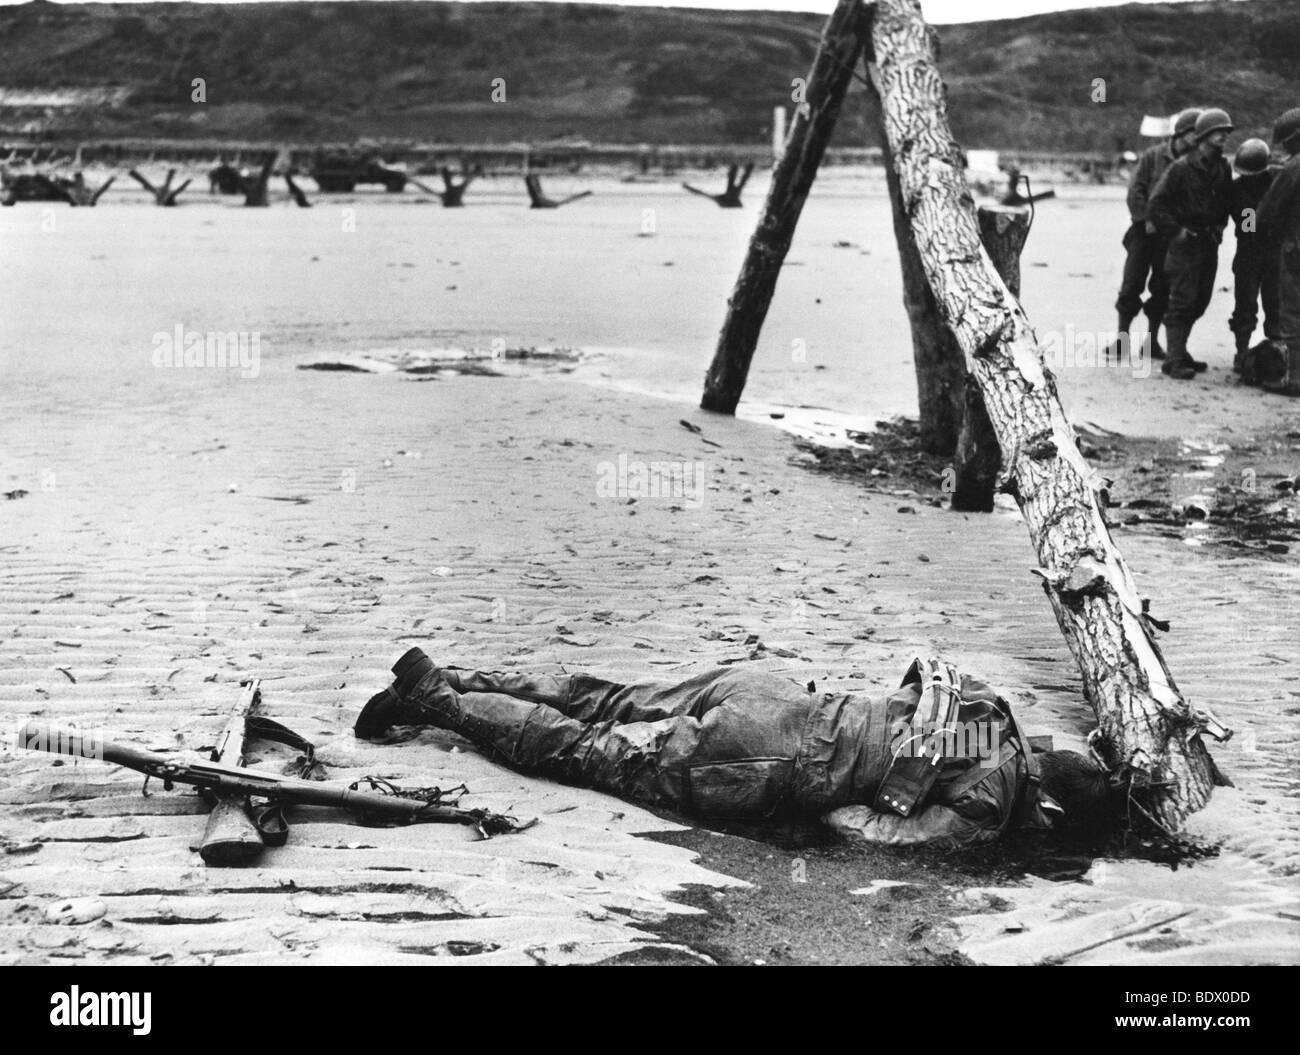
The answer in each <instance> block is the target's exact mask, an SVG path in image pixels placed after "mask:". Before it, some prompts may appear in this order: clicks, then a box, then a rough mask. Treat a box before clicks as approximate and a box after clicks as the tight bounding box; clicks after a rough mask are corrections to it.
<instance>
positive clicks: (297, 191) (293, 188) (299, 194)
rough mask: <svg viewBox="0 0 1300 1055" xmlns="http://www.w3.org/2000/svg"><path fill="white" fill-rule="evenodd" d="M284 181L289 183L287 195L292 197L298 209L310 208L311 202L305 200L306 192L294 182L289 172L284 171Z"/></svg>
mask: <svg viewBox="0 0 1300 1055" xmlns="http://www.w3.org/2000/svg"><path fill="white" fill-rule="evenodd" d="M284 182H285V183H287V184H288V185H289V196H290V197H291V198H293V201H294V204H295V205H297V206H298V208H300V209H310V208H311V202H310V201H308V200H307V195H306V193H304V191H303V189H302V188H301V187H299V186H298V184H297V183H295V182H294V179H293V176H292V175H291V174H290V173H288V172H286V173H285V174H284Z"/></svg>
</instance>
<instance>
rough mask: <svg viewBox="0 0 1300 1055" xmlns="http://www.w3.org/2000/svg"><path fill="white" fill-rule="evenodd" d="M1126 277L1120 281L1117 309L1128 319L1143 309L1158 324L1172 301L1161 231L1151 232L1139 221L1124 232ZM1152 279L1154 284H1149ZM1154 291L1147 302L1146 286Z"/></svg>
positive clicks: (1151, 291) (1116, 302) (1133, 317)
mask: <svg viewBox="0 0 1300 1055" xmlns="http://www.w3.org/2000/svg"><path fill="white" fill-rule="evenodd" d="M1124 249H1125V252H1126V254H1127V255H1126V256H1125V257H1124V277H1123V278H1122V279H1121V280H1120V286H1119V299H1118V300H1116V301H1115V310H1116V311H1118V312H1119V313H1120V315H1121V316H1123V317H1124V318H1126V319H1135V318H1137V315H1138V313H1139V312H1141V311H1145V312H1146V316H1147V318H1148V319H1151V320H1154V321H1155V322H1156V324H1157V325H1158V324H1159V321H1160V320H1161V319H1162V318H1164V315H1165V311H1166V308H1167V305H1168V303H1169V282H1168V280H1167V279H1166V278H1165V259H1164V258H1165V243H1164V239H1163V238H1161V237H1160V235H1157V234H1147V232H1146V227H1145V226H1144V225H1143V224H1140V223H1135V224H1133V225H1132V226H1131V227H1129V229H1128V230H1127V231H1126V232H1125V233H1124ZM1148 280H1149V282H1150V284H1149V285H1148ZM1144 288H1147V289H1149V291H1150V294H1151V295H1150V296H1149V297H1147V299H1146V303H1145V304H1144V303H1143V301H1142V292H1143V289H1144Z"/></svg>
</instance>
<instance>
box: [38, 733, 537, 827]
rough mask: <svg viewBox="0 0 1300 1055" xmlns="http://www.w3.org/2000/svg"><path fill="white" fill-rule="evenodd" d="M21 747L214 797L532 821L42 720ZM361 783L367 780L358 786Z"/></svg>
mask: <svg viewBox="0 0 1300 1055" xmlns="http://www.w3.org/2000/svg"><path fill="white" fill-rule="evenodd" d="M17 746H18V747H21V748H24V749H26V750H28V751H48V752H51V753H52V754H59V755H71V756H73V757H74V758H93V759H100V760H102V761H105V762H112V763H114V764H115V765H119V766H126V767H127V768H128V769H134V770H135V771H136V772H137V773H143V774H144V775H145V787H146V788H147V787H148V785H149V780H150V779H153V780H161V781H162V782H163V789H164V790H166V791H171V790H172V786H173V784H191V785H193V786H195V787H197V788H204V789H209V790H210V791H212V792H213V793H214V794H215V795H216V796H217V798H218V799H219V800H220V799H225V798H229V799H234V800H236V801H239V802H242V801H243V800H245V799H248V798H258V799H265V800H267V801H268V802H270V803H272V804H276V805H289V804H298V805H305V806H334V807H342V808H344V809H348V810H352V811H353V812H355V813H357V814H358V815H359V816H360V817H361V818H362V819H363V820H364V821H368V822H370V823H378V824H385V823H387V824H415V823H430V822H432V823H444V824H466V825H469V826H471V827H472V828H474V829H475V830H476V831H478V833H479V835H480V836H481V837H482V838H484V839H486V838H488V837H489V836H492V835H501V834H503V833H506V832H518V831H523V830H524V829H526V828H531V827H532V826H533V825H534V824H536V823H537V821H536V819H535V818H534V819H533V820H530V821H525V822H522V823H521V822H520V821H518V820H516V819H515V818H514V817H511V816H508V815H506V814H503V813H492V812H490V811H489V810H484V809H465V808H462V807H460V806H458V805H457V804H456V803H457V802H458V801H459V799H460V796H461V795H463V794H465V791H466V789H465V787H464V786H463V785H462V786H460V787H458V788H452V789H450V790H448V791H443V790H442V789H441V788H436V787H435V788H402V787H399V786H398V785H396V784H392V783H390V782H389V781H387V780H384V779H383V778H381V777H368V776H367V777H362V778H361V779H360V780H355V781H353V782H352V783H351V784H346V785H345V784H339V783H327V782H321V781H314V780H302V779H300V778H298V777H286V776H281V775H279V774H277V773H267V772H265V771H263V770H259V769H244V768H243V767H241V766H234V765H229V764H227V763H226V762H210V761H192V760H190V759H187V758H183V757H180V756H175V755H165V754H162V753H161V752H158V751H145V750H142V749H140V748H138V747H133V746H131V745H130V744H118V743H112V742H110V741H107V740H101V739H99V738H97V737H94V736H87V735H86V734H84V733H83V732H82V731H81V730H79V729H68V728H64V727H61V726H56V725H46V724H45V723H43V722H27V723H26V724H25V725H23V726H22V728H21V729H19V731H18V744H17ZM363 785H365V786H364V787H363Z"/></svg>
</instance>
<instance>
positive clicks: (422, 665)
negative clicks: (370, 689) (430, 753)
mask: <svg viewBox="0 0 1300 1055" xmlns="http://www.w3.org/2000/svg"><path fill="white" fill-rule="evenodd" d="M433 669H434V665H433V660H431V659H430V658H429V657H428V656H426V655H425V654H424V652H423V651H422V650H421V649H418V648H412V649H408V650H407V651H406V652H405V653H404V654H403V656H402V658H401V659H399V660H398V661H397V662H396V663H394V664H393V683H392V684H391V685H389V686H388V688H386V689H383V690H381V691H379V692H377V693H375V694H374V695H373V696H371V697H370V699H369V700H367V701H366V705H365V706H364V707H363V708H361V713H360V714H359V715H357V721H356V724H355V725H354V726H353V727H352V732H353V734H354V735H355V736H357V737H358V738H360V739H362V740H374V739H375V738H376V737H378V736H380V735H382V734H383V733H384V732H385V731H386V730H387V729H389V728H391V727H392V726H394V725H418V724H419V719H420V717H421V713H422V712H421V711H420V710H419V709H418V708H416V707H414V706H413V705H411V704H408V703H407V702H406V698H405V697H406V694H407V692H409V691H410V689H411V688H413V687H414V685H415V684H416V683H417V682H418V681H419V680H420V679H421V678H422V677H424V676H425V675H426V674H428V673H429V672H430V671H431V670H433Z"/></svg>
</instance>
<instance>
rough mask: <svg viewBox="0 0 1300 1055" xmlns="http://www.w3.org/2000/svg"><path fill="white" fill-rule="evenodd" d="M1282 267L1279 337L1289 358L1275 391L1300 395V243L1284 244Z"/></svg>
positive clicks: (1273, 386)
mask: <svg viewBox="0 0 1300 1055" xmlns="http://www.w3.org/2000/svg"><path fill="white" fill-rule="evenodd" d="M1281 265H1282V266H1281V268H1280V269H1279V271H1278V279H1277V287H1278V337H1277V341H1276V342H1275V343H1276V344H1277V346H1278V348H1279V349H1281V350H1282V354H1283V357H1284V359H1285V361H1286V365H1287V372H1286V376H1285V377H1284V378H1283V379H1282V381H1281V382H1280V383H1279V384H1277V385H1269V386H1268V387H1269V388H1270V390H1272V391H1277V392H1281V393H1284V394H1286V395H1289V396H1300V244H1291V245H1288V246H1286V247H1284V249H1283V251H1282V258H1281Z"/></svg>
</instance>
